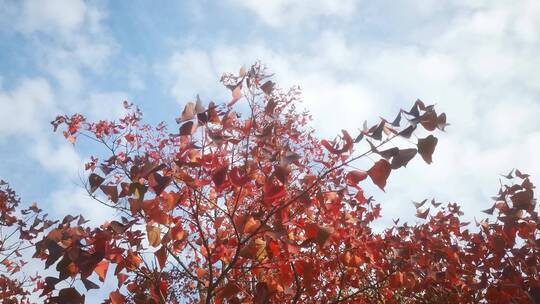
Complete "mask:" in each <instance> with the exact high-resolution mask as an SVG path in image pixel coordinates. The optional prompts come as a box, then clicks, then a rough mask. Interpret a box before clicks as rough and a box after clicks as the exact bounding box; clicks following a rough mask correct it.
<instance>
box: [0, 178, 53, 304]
mask: <svg viewBox="0 0 540 304" xmlns="http://www.w3.org/2000/svg"><path fill="white" fill-rule="evenodd" d="M19 205H20V198H19V196H18V195H17V194H16V193H15V191H14V190H13V189H11V187H10V186H9V184H8V183H7V182H5V181H4V180H0V299H2V303H5V304H10V303H30V300H29V296H30V294H31V292H33V291H35V290H33V289H35V288H37V287H38V285H39V282H40V281H39V279H40V276H39V275H36V276H34V277H31V276H27V274H25V273H22V272H21V269H22V268H24V266H25V265H26V264H27V263H28V262H27V261H25V260H24V256H23V254H24V253H27V251H28V249H30V248H32V247H33V245H34V243H33V241H34V240H35V239H37V238H38V237H39V236H41V235H42V232H43V231H45V230H46V229H48V228H49V227H51V226H52V225H54V224H55V222H53V221H50V220H48V219H47V217H46V215H43V214H42V212H41V211H42V210H41V209H39V208H38V207H37V205H35V204H32V205H31V206H30V207H29V208H27V209H22V210H19V208H20V207H19Z"/></svg>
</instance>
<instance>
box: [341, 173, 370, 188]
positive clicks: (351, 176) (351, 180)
mask: <svg viewBox="0 0 540 304" xmlns="http://www.w3.org/2000/svg"><path fill="white" fill-rule="evenodd" d="M367 177H368V173H367V172H366V171H361V170H354V171H350V172H349V173H347V177H346V179H347V184H348V185H350V186H356V185H358V183H359V182H361V181H363V180H365V179H366V178H367Z"/></svg>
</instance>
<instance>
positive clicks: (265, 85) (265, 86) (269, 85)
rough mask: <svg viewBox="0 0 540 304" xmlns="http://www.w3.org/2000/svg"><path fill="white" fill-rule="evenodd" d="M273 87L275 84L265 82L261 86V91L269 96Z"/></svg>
mask: <svg viewBox="0 0 540 304" xmlns="http://www.w3.org/2000/svg"><path fill="white" fill-rule="evenodd" d="M274 85H275V83H273V82H272V81H270V80H268V81H267V82H265V83H263V84H262V85H261V90H262V91H263V92H264V94H266V95H270V94H271V93H272V91H273V90H274Z"/></svg>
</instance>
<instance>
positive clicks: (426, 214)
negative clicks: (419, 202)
mask: <svg viewBox="0 0 540 304" xmlns="http://www.w3.org/2000/svg"><path fill="white" fill-rule="evenodd" d="M429 209H430V208H427V209H426V210H425V211H424V212H421V211H420V210H417V211H416V217H419V218H421V219H426V218H427V216H428V214H429Z"/></svg>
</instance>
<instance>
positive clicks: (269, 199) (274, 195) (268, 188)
mask: <svg viewBox="0 0 540 304" xmlns="http://www.w3.org/2000/svg"><path fill="white" fill-rule="evenodd" d="M285 195H287V192H286V190H285V187H283V185H276V184H274V183H272V182H270V181H267V182H266V183H265V184H264V201H265V203H267V204H268V205H271V204H272V203H273V202H274V201H277V200H278V199H280V198H282V197H284V196H285Z"/></svg>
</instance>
